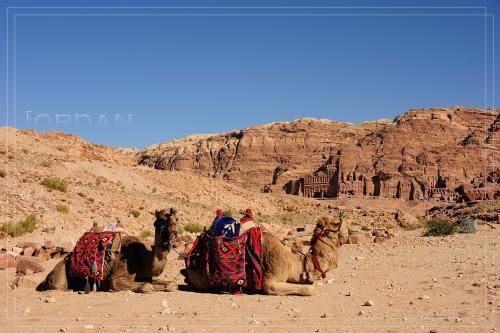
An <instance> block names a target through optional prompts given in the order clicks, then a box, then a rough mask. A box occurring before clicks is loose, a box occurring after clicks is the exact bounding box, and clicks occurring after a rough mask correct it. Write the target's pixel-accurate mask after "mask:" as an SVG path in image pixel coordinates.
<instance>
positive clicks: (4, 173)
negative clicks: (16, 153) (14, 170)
mask: <svg viewBox="0 0 500 333" xmlns="http://www.w3.org/2000/svg"><path fill="white" fill-rule="evenodd" d="M5 176H7V172H5V171H3V170H0V177H2V178H5Z"/></svg>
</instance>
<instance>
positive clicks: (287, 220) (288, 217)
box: [281, 214, 292, 224]
mask: <svg viewBox="0 0 500 333" xmlns="http://www.w3.org/2000/svg"><path fill="white" fill-rule="evenodd" d="M291 222H292V215H290V214H285V215H282V216H281V223H283V224H289V223H291Z"/></svg>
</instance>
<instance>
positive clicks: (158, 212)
mask: <svg viewBox="0 0 500 333" xmlns="http://www.w3.org/2000/svg"><path fill="white" fill-rule="evenodd" d="M155 216H156V218H159V216H160V211H159V210H158V209H157V210H155Z"/></svg>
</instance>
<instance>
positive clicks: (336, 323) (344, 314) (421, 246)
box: [0, 226, 500, 332]
mask: <svg viewBox="0 0 500 333" xmlns="http://www.w3.org/2000/svg"><path fill="white" fill-rule="evenodd" d="M421 233H422V229H420V230H414V231H401V232H398V233H397V235H396V237H395V238H394V239H392V240H389V241H387V242H383V243H372V244H362V245H351V244H348V245H343V246H342V248H341V258H340V261H339V265H338V268H337V269H336V270H334V271H332V272H330V273H329V275H328V277H327V279H326V280H325V281H323V282H319V283H318V287H317V295H316V296H312V297H290V296H288V297H278V296H264V295H243V296H235V295H227V294H220V295H217V294H203V293H196V292H193V291H189V290H185V288H184V283H183V277H182V276H181V275H180V274H179V269H180V268H181V267H182V266H183V261H182V260H177V258H176V256H177V255H175V256H174V253H171V256H172V260H171V261H170V263H169V265H168V268H167V272H166V275H167V277H170V278H174V279H176V280H177V281H178V283H179V285H180V288H181V290H179V291H177V292H173V293H154V294H134V293H130V292H119V293H104V292H101V293H91V294H89V295H84V294H78V293H76V292H43V293H40V292H36V291H35V290H33V289H32V288H17V289H14V290H12V289H11V288H10V287H9V283H10V282H11V281H12V280H13V279H14V278H15V269H9V270H4V271H1V276H0V288H1V289H0V299H3V300H5V302H6V306H4V307H2V310H1V312H0V331H2V332H154V331H167V332H168V331H175V332H236V331H237V332H374V331H376V332H495V331H497V328H496V326H497V325H498V323H499V320H500V316H499V315H498V313H499V310H500V307H499V305H498V303H496V296H497V293H498V292H497V290H498V286H499V285H500V277H499V276H498V275H497V273H496V272H497V271H498V268H499V264H500V261H499V260H498V258H499V257H500V251H499V247H498V239H499V237H498V236H499V235H500V229H499V228H496V229H494V230H493V229H491V228H489V227H487V226H481V228H480V230H479V232H478V233H476V234H456V235H453V236H449V237H436V238H429V237H421V236H420V235H421ZM56 262H57V260H54V259H53V260H50V261H48V262H46V263H45V265H46V267H47V268H50V267H52V266H53V265H54V264H55V263H56ZM44 274H45V273H39V274H35V275H33V276H32V277H31V278H32V279H41V278H43V276H44ZM368 301H370V302H372V303H373V305H371V306H367V305H365V303H366V302H368Z"/></svg>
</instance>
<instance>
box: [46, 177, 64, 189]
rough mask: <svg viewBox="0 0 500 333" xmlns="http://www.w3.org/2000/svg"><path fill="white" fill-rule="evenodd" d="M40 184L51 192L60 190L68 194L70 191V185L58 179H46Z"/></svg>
mask: <svg viewBox="0 0 500 333" xmlns="http://www.w3.org/2000/svg"><path fill="white" fill-rule="evenodd" d="M40 184H42V185H43V186H45V187H46V188H47V189H48V190H49V191H53V190H58V191H61V192H66V191H67V190H68V183H67V182H66V181H65V180H63V179H60V178H57V177H45V178H44V179H43V180H42V182H41V183H40Z"/></svg>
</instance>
